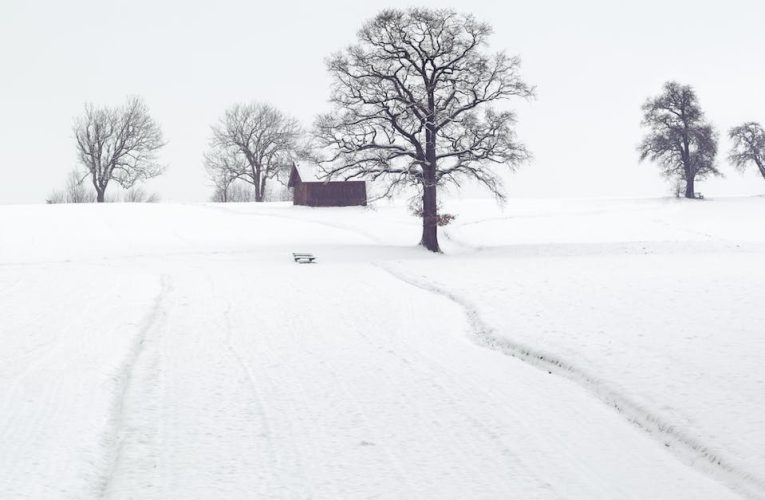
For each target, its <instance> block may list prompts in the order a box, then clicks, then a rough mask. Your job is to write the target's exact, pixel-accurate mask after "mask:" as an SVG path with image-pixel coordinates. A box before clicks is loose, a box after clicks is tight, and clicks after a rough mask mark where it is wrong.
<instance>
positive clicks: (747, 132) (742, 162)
mask: <svg viewBox="0 0 765 500" xmlns="http://www.w3.org/2000/svg"><path fill="white" fill-rule="evenodd" d="M728 135H729V136H730V138H731V139H732V140H733V147H732V148H731V151H730V155H729V156H728V158H729V159H730V161H731V163H733V165H735V166H736V167H738V168H739V169H740V170H742V171H743V170H745V169H746V167H748V166H749V164H750V163H754V165H755V166H756V167H757V168H758V169H759V171H760V174H761V175H762V178H763V179H765V130H763V128H762V125H760V124H759V123H756V122H748V123H744V124H743V125H740V126H738V127H734V128H732V129H731V130H730V132H729V134H728Z"/></svg>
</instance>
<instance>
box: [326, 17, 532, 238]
mask: <svg viewBox="0 0 765 500" xmlns="http://www.w3.org/2000/svg"><path fill="white" fill-rule="evenodd" d="M491 33H492V28H491V26H490V25H489V24H486V23H483V22H479V21H477V20H476V19H475V18H474V17H473V16H472V15H463V14H458V13H456V12H454V11H451V10H430V9H408V10H403V11H402V10H385V11H383V12H381V13H380V14H379V15H377V17H375V18H374V19H372V20H371V21H369V22H368V23H367V24H366V25H364V27H363V28H362V29H361V31H359V33H358V43H357V44H356V45H353V46H351V47H349V48H347V49H346V50H345V51H343V52H341V53H338V54H335V55H333V56H332V57H331V58H330V59H329V61H328V69H329V72H330V74H331V76H332V78H333V85H332V94H331V102H332V103H333V104H334V110H333V111H332V112H330V113H328V114H325V115H322V116H320V117H319V118H318V120H317V122H316V136H317V141H318V146H319V147H321V148H323V150H324V151H329V152H330V153H329V156H328V157H327V158H324V160H325V162H326V163H323V165H324V169H325V172H326V174H327V177H329V178H332V177H339V178H343V179H346V180H347V179H353V178H366V179H371V180H378V179H379V180H381V181H385V182H387V184H386V185H387V186H388V189H387V192H386V194H391V193H392V192H393V191H394V190H395V189H397V188H399V187H403V186H416V188H417V189H418V190H419V191H420V193H421V198H422V239H421V245H423V246H424V247H425V248H427V249H428V250H431V251H434V252H438V251H440V249H439V244H438V233H437V224H438V201H437V189H438V187H439V186H442V185H444V184H446V183H453V184H456V185H457V186H459V185H460V183H461V182H462V181H463V180H464V179H474V180H477V181H478V182H479V183H481V184H483V185H484V186H486V187H487V188H488V189H489V190H490V191H491V192H492V193H494V194H495V195H496V196H498V197H500V198H501V197H502V196H503V194H502V186H501V180H500V177H499V175H498V172H497V171H496V170H495V169H494V168H492V165H506V166H509V167H510V168H511V169H512V168H514V167H516V166H517V165H519V164H520V163H521V162H523V161H525V160H527V159H528V158H529V156H530V155H529V153H528V152H527V150H526V149H525V148H524V146H523V145H522V144H520V143H519V142H518V141H517V140H516V138H515V134H514V131H513V125H514V124H515V116H514V114H513V113H512V112H510V111H508V110H497V109H494V107H493V106H492V105H493V104H495V103H497V102H499V101H505V100H508V99H510V98H515V97H521V98H529V97H531V96H532V95H533V89H532V88H531V87H530V86H529V85H527V84H526V83H524V82H523V81H522V80H521V78H520V75H519V68H520V60H519V59H518V58H517V57H509V56H508V55H506V54H505V53H504V52H499V53H497V54H494V55H490V54H487V53H485V50H484V49H485V47H486V44H487V41H488V39H489V36H490V35H491Z"/></svg>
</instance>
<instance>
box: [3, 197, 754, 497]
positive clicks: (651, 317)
mask: <svg viewBox="0 0 765 500" xmlns="http://www.w3.org/2000/svg"><path fill="white" fill-rule="evenodd" d="M447 209H448V210H450V211H454V212H455V213H457V215H458V219H457V222H456V223H455V224H454V225H452V226H449V229H448V231H447V233H448V238H447V237H446V236H447V235H446V234H445V235H443V236H442V237H443V239H444V247H445V249H446V251H447V254H446V255H429V254H427V253H426V252H424V251H422V250H420V249H418V248H416V247H415V245H414V244H415V243H416V241H417V236H418V234H417V233H418V228H417V220H416V219H414V218H412V217H410V216H408V215H406V213H405V211H404V210H403V209H400V208H397V207H379V208H378V209H376V210H365V209H355V208H350V209H307V208H299V207H292V206H289V205H286V204H267V205H264V206H255V205H169V204H168V205H107V206H84V205H80V206H7V207H0V318H2V320H1V321H0V346H1V347H2V348H1V349H0V498H97V497H100V496H106V497H109V498H257V497H264V496H270V497H283V498H285V497H286V498H306V497H309V498H330V497H331V498H334V497H368V496H380V497H386V498H400V497H409V498H466V497H481V498H500V497H502V498H508V497H510V498H561V497H564V498H726V497H735V496H737V494H739V495H744V496H750V497H760V496H763V495H765V487H763V481H765V474H763V473H762V471H763V470H765V455H764V454H763V451H762V450H765V424H764V423H763V420H762V419H763V418H765V417H763V415H765V396H764V394H765V368H764V367H763V363H761V362H760V360H763V359H765V344H764V343H763V337H762V335H761V332H763V331H765V312H763V309H764V308H763V307H762V303H763V301H764V300H763V299H765V270H764V269H763V265H762V262H763V257H764V256H765V229H763V224H762V220H763V215H765V199H761V198H754V199H740V200H718V201H706V202H703V203H699V202H696V203H694V202H677V201H675V200H640V201H557V202H553V201H524V202H511V203H510V205H509V206H508V207H507V208H506V209H505V210H504V211H500V210H499V209H498V208H497V207H495V206H493V205H491V204H488V203H486V202H462V203H459V204H453V205H452V206H447ZM293 251H309V252H313V253H314V254H316V255H317V256H318V259H319V263H318V264H316V265H297V264H294V263H293V262H292V261H291V259H290V253H291V252H293ZM540 358H541V359H540Z"/></svg>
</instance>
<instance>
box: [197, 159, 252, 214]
mask: <svg viewBox="0 0 765 500" xmlns="http://www.w3.org/2000/svg"><path fill="white" fill-rule="evenodd" d="M204 166H205V170H207V175H208V176H209V177H210V180H211V181H212V183H213V186H214V187H215V191H214V193H213V201H219V202H223V203H226V202H228V201H233V200H230V199H229V198H230V196H229V194H230V190H231V186H232V185H233V184H234V182H236V180H237V179H239V176H240V175H241V173H242V172H244V171H245V170H246V168H247V163H246V160H245V159H244V156H243V155H241V154H239V153H237V152H235V151H227V150H225V149H220V148H215V149H212V150H210V151H208V152H207V153H205V154H204Z"/></svg>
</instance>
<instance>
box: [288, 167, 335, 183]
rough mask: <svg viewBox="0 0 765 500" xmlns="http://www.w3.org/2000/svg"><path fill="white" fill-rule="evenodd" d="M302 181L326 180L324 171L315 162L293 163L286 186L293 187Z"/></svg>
mask: <svg viewBox="0 0 765 500" xmlns="http://www.w3.org/2000/svg"><path fill="white" fill-rule="evenodd" d="M303 182H327V179H326V173H325V172H324V171H323V170H322V169H321V167H320V166H319V165H317V164H315V163H309V162H303V163H300V164H297V163H293V164H292V170H291V171H290V179H289V182H288V183H287V187H294V186H295V185H296V184H300V183H303Z"/></svg>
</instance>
